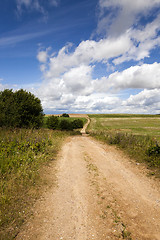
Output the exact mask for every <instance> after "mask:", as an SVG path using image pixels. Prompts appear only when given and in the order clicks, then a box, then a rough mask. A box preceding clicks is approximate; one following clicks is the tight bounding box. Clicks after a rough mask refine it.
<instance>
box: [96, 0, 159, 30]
mask: <svg viewBox="0 0 160 240" xmlns="http://www.w3.org/2000/svg"><path fill="white" fill-rule="evenodd" d="M99 6H100V18H99V24H98V32H99V33H102V32H104V31H105V32H108V33H109V34H113V35H119V34H121V33H122V32H124V31H126V30H127V29H128V28H130V27H131V26H132V25H133V24H136V23H137V22H138V21H139V20H140V17H142V16H145V15H146V14H149V13H150V11H151V10H153V9H154V8H155V7H159V6H160V0H152V1H150V0H135V1H126V0H114V1H112V0H99Z"/></svg>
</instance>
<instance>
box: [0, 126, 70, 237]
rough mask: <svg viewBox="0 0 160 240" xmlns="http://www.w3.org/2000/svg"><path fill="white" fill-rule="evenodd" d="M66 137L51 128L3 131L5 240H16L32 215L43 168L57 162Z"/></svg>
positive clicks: (1, 232) (0, 224) (0, 184)
mask: <svg viewBox="0 0 160 240" xmlns="http://www.w3.org/2000/svg"><path fill="white" fill-rule="evenodd" d="M67 134H69V133H67ZM65 135H66V133H65V132H63V133H62V132H56V131H52V130H48V129H39V130H26V129H14V130H12V129H10V130H9V129H0V239H1V240H6V239H13V238H14V236H15V235H16V234H17V232H18V230H19V227H20V225H21V224H22V223H23V222H24V221H25V218H26V216H28V214H29V213H30V206H31V205H32V203H33V201H32V200H33V199H35V198H37V197H38V191H37V186H38V183H39V181H40V175H39V172H40V168H41V167H42V166H43V165H44V164H46V163H47V162H48V161H50V160H51V159H54V157H55V156H56V154H57V151H58V149H59V146H60V142H62V140H63V139H64V136H65Z"/></svg>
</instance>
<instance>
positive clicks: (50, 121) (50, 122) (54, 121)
mask: <svg viewBox="0 0 160 240" xmlns="http://www.w3.org/2000/svg"><path fill="white" fill-rule="evenodd" d="M46 125H47V127H48V128H50V129H54V130H55V129H57V128H58V125H59V121H58V117H56V116H50V117H48V118H47V122H46Z"/></svg>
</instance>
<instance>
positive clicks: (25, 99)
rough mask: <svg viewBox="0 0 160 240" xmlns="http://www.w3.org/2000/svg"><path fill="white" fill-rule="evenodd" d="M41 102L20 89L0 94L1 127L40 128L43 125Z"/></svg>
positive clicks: (7, 90)
mask: <svg viewBox="0 0 160 240" xmlns="http://www.w3.org/2000/svg"><path fill="white" fill-rule="evenodd" d="M43 115H44V114H43V109H42V105H41V101H40V100H39V99H38V98H37V97H35V96H34V95H33V94H32V93H30V92H27V91H25V90H23V89H20V90H18V91H16V92H13V91H12V90H9V89H6V90H4V91H2V92H0V126H6V127H27V128H31V127H33V128H38V127H40V126H41V125H42V123H43Z"/></svg>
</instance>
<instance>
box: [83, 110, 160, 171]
mask: <svg viewBox="0 0 160 240" xmlns="http://www.w3.org/2000/svg"><path fill="white" fill-rule="evenodd" d="M133 116H134V117H132V118H131V115H130V117H129V118H126V117H124V118H121V117H120V118H117V116H116V118H110V117H109V118H106V117H103V118H101V117H100V116H98V117H95V115H94V117H92V118H91V123H90V126H89V128H88V132H89V133H90V134H91V135H92V136H94V137H96V138H97V139H99V140H102V141H105V142H107V143H109V144H115V145H117V146H118V147H120V148H122V149H123V150H125V151H126V152H127V153H128V154H129V155H130V156H131V157H132V158H135V159H136V160H137V161H138V162H144V161H145V162H147V164H148V166H150V167H154V168H157V169H160V144H159V141H160V118H158V117H157V116H156V117H155V116H154V117H147V118H146V116H144V115H143V117H135V115H133ZM138 116H139V115H138ZM158 171H159V170H158Z"/></svg>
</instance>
